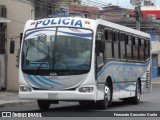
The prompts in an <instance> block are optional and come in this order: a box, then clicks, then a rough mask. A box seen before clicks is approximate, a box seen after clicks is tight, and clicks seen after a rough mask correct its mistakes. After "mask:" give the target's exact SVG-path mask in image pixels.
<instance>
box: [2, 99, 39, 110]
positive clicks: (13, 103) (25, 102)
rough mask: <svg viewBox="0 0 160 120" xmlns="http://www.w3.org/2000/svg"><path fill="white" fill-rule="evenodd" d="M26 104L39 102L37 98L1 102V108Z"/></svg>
mask: <svg viewBox="0 0 160 120" xmlns="http://www.w3.org/2000/svg"><path fill="white" fill-rule="evenodd" d="M24 104H37V102H36V101H35V100H25V101H8V103H0V108H4V107H10V106H16V105H24Z"/></svg>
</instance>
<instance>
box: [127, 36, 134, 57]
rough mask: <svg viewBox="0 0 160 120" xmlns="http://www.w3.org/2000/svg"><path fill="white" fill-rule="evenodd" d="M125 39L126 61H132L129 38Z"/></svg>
mask: <svg viewBox="0 0 160 120" xmlns="http://www.w3.org/2000/svg"><path fill="white" fill-rule="evenodd" d="M126 38H127V39H126V47H127V59H128V60H133V55H132V40H131V36H129V35H128V36H127V37H126Z"/></svg>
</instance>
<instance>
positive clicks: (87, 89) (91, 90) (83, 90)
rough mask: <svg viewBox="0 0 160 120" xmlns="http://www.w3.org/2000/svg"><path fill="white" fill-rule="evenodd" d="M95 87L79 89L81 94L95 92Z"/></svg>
mask: <svg viewBox="0 0 160 120" xmlns="http://www.w3.org/2000/svg"><path fill="white" fill-rule="evenodd" d="M93 91H94V87H81V88H79V92H93Z"/></svg>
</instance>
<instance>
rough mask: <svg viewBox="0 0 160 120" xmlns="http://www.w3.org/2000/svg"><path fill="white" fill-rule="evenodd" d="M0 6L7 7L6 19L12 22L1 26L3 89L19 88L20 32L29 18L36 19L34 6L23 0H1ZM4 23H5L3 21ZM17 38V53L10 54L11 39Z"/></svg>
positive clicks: (0, 51)
mask: <svg viewBox="0 0 160 120" xmlns="http://www.w3.org/2000/svg"><path fill="white" fill-rule="evenodd" d="M0 6H3V7H5V12H6V15H5V19H6V20H10V23H7V24H5V25H4V26H5V27H4V28H0V30H1V31H2V32H3V39H1V40H0V41H1V42H0V45H1V49H0V54H1V56H2V57H1V58H0V59H1V60H3V63H2V64H3V65H4V68H3V70H2V68H1V71H5V72H4V73H1V74H0V76H1V78H2V79H1V82H2V83H3V86H2V87H3V89H7V90H16V91H17V90H18V89H19V88H18V61H17V60H18V55H19V49H20V33H22V32H23V29H24V25H25V23H26V21H27V20H29V19H34V6H33V4H32V3H30V2H28V1H23V0H0ZM6 20H5V21H6ZM3 24H4V23H3ZM11 40H15V43H16V44H15V48H16V49H15V53H14V54H10V41H11Z"/></svg>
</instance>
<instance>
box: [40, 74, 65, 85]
mask: <svg viewBox="0 0 160 120" xmlns="http://www.w3.org/2000/svg"><path fill="white" fill-rule="evenodd" d="M41 78H43V79H44V80H47V81H48V82H51V83H54V84H57V85H61V86H65V85H63V84H60V83H58V82H55V81H52V80H50V79H48V78H46V77H44V76H41Z"/></svg>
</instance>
